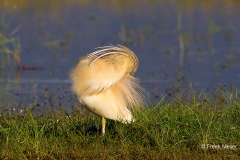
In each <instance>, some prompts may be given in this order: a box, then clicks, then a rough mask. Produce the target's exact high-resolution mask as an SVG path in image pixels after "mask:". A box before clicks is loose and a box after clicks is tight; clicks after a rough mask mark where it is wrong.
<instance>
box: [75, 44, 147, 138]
mask: <svg viewBox="0 0 240 160" xmlns="http://www.w3.org/2000/svg"><path fill="white" fill-rule="evenodd" d="M137 68H138V58H137V56H136V55H135V54H134V53H133V52H132V51H131V50H130V49H128V48H127V47H124V46H120V45H118V46H112V45H111V46H105V47H100V48H99V50H97V51H95V52H92V53H89V54H87V55H86V56H84V57H82V58H81V59H80V60H79V61H78V62H77V64H76V65H75V67H74V68H73V69H72V71H71V73H70V78H71V80H72V91H73V92H74V93H76V95H77V97H78V99H79V101H80V102H81V103H82V104H83V105H85V106H86V107H87V108H88V109H89V110H90V111H92V112H93V113H95V114H97V115H99V116H101V117H102V134H103V135H104V134H105V126H106V119H105V118H107V119H112V120H118V121H121V122H123V123H126V122H131V121H133V116H132V113H131V111H130V109H134V108H136V107H139V106H141V105H143V102H144V94H143V92H144V90H143V88H142V87H141V86H140V85H139V80H138V79H137V78H135V77H133V75H134V73H135V72H136V70H137Z"/></svg>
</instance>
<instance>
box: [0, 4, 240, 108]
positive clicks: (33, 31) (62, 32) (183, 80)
mask: <svg viewBox="0 0 240 160" xmlns="http://www.w3.org/2000/svg"><path fill="white" fill-rule="evenodd" d="M239 7H240V3H239V2H237V1H228V0H221V1H210V2H209V1H201V2H199V1H190V0H184V1H179V2H178V1H171V2H169V1H166V0H160V1H120V0H119V1H108V0H100V1H97V2H95V1H94V2H92V1H84V0H79V1H77V0H73V1H45V0H43V1H30V0H22V1H15V0H12V1H7V0H4V1H1V2H0V11H3V10H5V9H6V13H7V14H6V17H5V20H8V19H10V18H11V15H13V18H12V19H11V23H10V24H9V26H8V25H5V27H7V30H8V32H7V33H6V35H7V36H9V37H10V38H13V39H14V38H15V39H16V38H19V41H17V42H18V43H19V46H21V48H20V50H21V53H20V55H21V67H20V69H19V70H17V69H16V67H14V65H12V64H13V61H11V63H10V65H9V66H5V67H2V68H1V77H0V83H1V90H0V92H1V100H2V101H5V102H6V104H7V105H5V106H7V108H9V107H13V106H16V105H19V103H20V102H21V103H22V106H24V105H25V106H26V105H28V106H29V107H31V106H35V105H41V106H43V107H48V106H51V103H53V102H46V101H47V100H46V99H48V100H49V101H53V100H54V102H56V103H57V104H58V105H57V106H60V107H61V106H64V105H66V104H64V103H67V105H68V106H72V105H71V104H72V103H76V101H75V96H73V95H72V94H71V93H70V91H69V90H70V81H69V79H68V74H69V70H70V69H71V68H72V67H73V66H74V64H75V63H76V61H77V59H78V58H80V57H81V56H83V55H85V54H86V53H89V52H92V51H94V48H96V47H99V46H104V45H109V44H121V45H126V46H127V47H129V48H130V49H131V50H133V51H134V52H135V53H136V54H137V56H138V57H139V61H140V65H139V70H138V71H137V73H136V75H137V77H139V78H140V79H141V82H142V85H143V86H144V87H145V88H146V90H147V91H148V92H149V95H150V97H151V99H152V100H155V99H159V98H161V97H163V96H164V95H165V94H167V95H173V94H176V93H180V92H181V91H183V92H186V91H192V92H193V91H199V90H206V89H210V90H211V89H214V88H215V87H220V86H226V87H230V86H236V87H239V85H240V45H239V44H240V30H239V28H240V10H239ZM0 14H3V13H0ZM6 22H7V21H5V23H6ZM1 24H3V22H2V23H1ZM3 26H4V25H3ZM13 33H14V34H13ZM7 45H9V44H7ZM0 47H1V48H0V49H1V51H2V49H3V45H0ZM1 53H2V52H1ZM0 63H1V66H2V64H3V63H5V59H3V57H2V56H1V60H0ZM41 97H42V99H41ZM44 97H45V98H44ZM47 97H48V98H47ZM63 97H64V98H63ZM72 98H73V99H72ZM36 101H37V102H36ZM10 102H11V103H10ZM13 103H16V104H13ZM23 103H25V104H24V105H23Z"/></svg>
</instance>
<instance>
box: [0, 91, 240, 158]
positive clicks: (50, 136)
mask: <svg viewBox="0 0 240 160" xmlns="http://www.w3.org/2000/svg"><path fill="white" fill-rule="evenodd" d="M237 97H239V93H236V95H235V98H233V95H231V94H228V95H227V96H226V94H224V93H223V94H222V96H218V97H212V98H206V97H205V96H204V94H201V96H198V97H192V98H189V99H188V100H186V99H184V98H176V99H175V100H173V101H171V102H166V101H165V100H162V101H160V102H159V103H158V104H155V105H151V106H148V107H147V109H144V110H141V111H135V112H134V115H135V117H136V121H135V122H134V123H132V124H121V123H119V122H114V121H111V120H108V121H107V128H106V135H105V136H104V137H103V136H102V135H101V118H100V117H98V116H95V115H93V114H88V113H85V112H83V111H81V110H78V111H73V113H72V114H71V116H70V115H68V114H67V113H66V112H64V111H61V112H59V113H53V112H46V113H44V114H43V115H42V116H38V117H36V116H35V115H34V113H33V112H28V113H26V114H24V115H21V116H20V115H5V116H3V115H1V116H0V124H1V125H0V151H1V152H0V159H236V158H237V157H239V156H240V147H239V146H240V103H239V99H238V98H237ZM204 146H205V149H204V148H203V147H204ZM224 147H225V148H224Z"/></svg>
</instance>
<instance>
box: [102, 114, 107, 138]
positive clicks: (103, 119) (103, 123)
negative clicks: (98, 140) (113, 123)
mask: <svg viewBox="0 0 240 160" xmlns="http://www.w3.org/2000/svg"><path fill="white" fill-rule="evenodd" d="M105 127H106V119H105V118H104V117H102V135H103V136H104V134H105Z"/></svg>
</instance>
